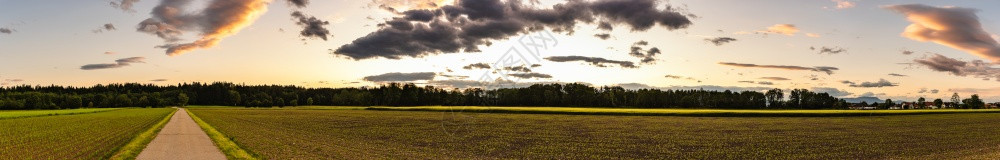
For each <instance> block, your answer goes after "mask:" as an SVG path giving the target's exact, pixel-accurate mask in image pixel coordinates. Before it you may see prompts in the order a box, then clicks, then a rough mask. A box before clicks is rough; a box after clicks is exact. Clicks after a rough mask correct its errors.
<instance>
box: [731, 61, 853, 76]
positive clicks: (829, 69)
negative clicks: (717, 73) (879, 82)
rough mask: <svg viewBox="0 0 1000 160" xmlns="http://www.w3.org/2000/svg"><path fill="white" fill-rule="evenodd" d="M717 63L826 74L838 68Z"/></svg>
mask: <svg viewBox="0 0 1000 160" xmlns="http://www.w3.org/2000/svg"><path fill="white" fill-rule="evenodd" d="M719 64H721V65H726V66H734V67H745V68H768V69H784V70H803V71H815V72H823V73H826V74H828V75H829V74H833V71H836V70H839V68H837V67H828V66H816V67H802V66H787V65H757V64H747V63H732V62H719Z"/></svg>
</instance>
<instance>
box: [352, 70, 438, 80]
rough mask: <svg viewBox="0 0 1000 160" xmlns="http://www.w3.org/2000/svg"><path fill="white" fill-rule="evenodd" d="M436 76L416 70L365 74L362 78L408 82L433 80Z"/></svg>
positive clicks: (432, 73)
mask: <svg viewBox="0 0 1000 160" xmlns="http://www.w3.org/2000/svg"><path fill="white" fill-rule="evenodd" d="M435 76H437V74H436V73H434V72H416V73H399V72H393V73H385V74H380V75H374V76H367V77H364V78H362V79H363V80H365V81H371V82H410V81H419V80H433V79H434V77H435Z"/></svg>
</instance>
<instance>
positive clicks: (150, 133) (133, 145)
mask: <svg viewBox="0 0 1000 160" xmlns="http://www.w3.org/2000/svg"><path fill="white" fill-rule="evenodd" d="M177 110H180V109H174V111H171V112H170V114H167V116H166V117H163V119H162V120H160V122H157V123H156V124H154V125H153V127H150V128H149V129H148V130H146V131H143V132H142V133H139V135H137V136H135V137H134V138H132V141H129V142H128V143H127V144H125V145H124V146H122V147H121V148H119V149H118V151H117V152H115V154H114V155H113V156H111V157H110V158H109V159H115V160H119V159H135V157H137V156H139V153H140V152H142V150H143V149H146V145H149V142H152V141H153V139H154V138H156V135H158V134H159V133H160V130H163V126H167V123H169V122H170V119H171V118H173V117H174V114H176V113H177Z"/></svg>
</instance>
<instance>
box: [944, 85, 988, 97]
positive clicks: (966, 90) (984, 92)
mask: <svg viewBox="0 0 1000 160" xmlns="http://www.w3.org/2000/svg"><path fill="white" fill-rule="evenodd" d="M948 92H956V93H968V94H980V95H996V94H1000V87H993V88H951V89H948Z"/></svg>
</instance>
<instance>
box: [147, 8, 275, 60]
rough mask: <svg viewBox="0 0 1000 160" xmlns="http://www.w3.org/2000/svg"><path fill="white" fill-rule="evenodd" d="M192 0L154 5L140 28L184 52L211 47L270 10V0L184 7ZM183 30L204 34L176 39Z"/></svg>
mask: <svg viewBox="0 0 1000 160" xmlns="http://www.w3.org/2000/svg"><path fill="white" fill-rule="evenodd" d="M191 2H192V0H162V1H160V4H159V5H157V6H156V7H155V8H153V11H152V13H151V14H152V17H151V18H149V19H146V20H144V21H142V22H140V23H139V27H138V29H137V30H138V31H139V32H144V33H149V34H153V35H156V36H158V37H160V38H162V39H164V41H166V42H167V44H164V45H160V46H157V48H164V49H166V54H167V55H170V56H177V55H182V54H184V53H187V52H190V51H192V50H195V49H205V48H212V47H215V46H216V45H218V44H219V42H221V41H222V39H224V38H226V37H228V36H231V35H234V34H236V33H238V32H239V31H240V30H242V29H243V28H245V27H247V26H249V25H250V24H252V23H253V22H254V21H256V20H257V18H258V17H260V15H261V14H263V13H264V12H266V11H267V4H268V3H269V2H270V0H212V1H209V2H208V4H207V5H208V6H209V7H206V8H205V9H203V10H200V11H193V12H192V11H187V10H185V9H184V8H185V7H187V6H189V4H191ZM184 32H199V33H198V35H200V36H201V37H200V38H199V39H198V40H195V41H193V42H189V43H176V42H178V41H180V40H181V39H180V36H181V35H182V34H183V33H184Z"/></svg>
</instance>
